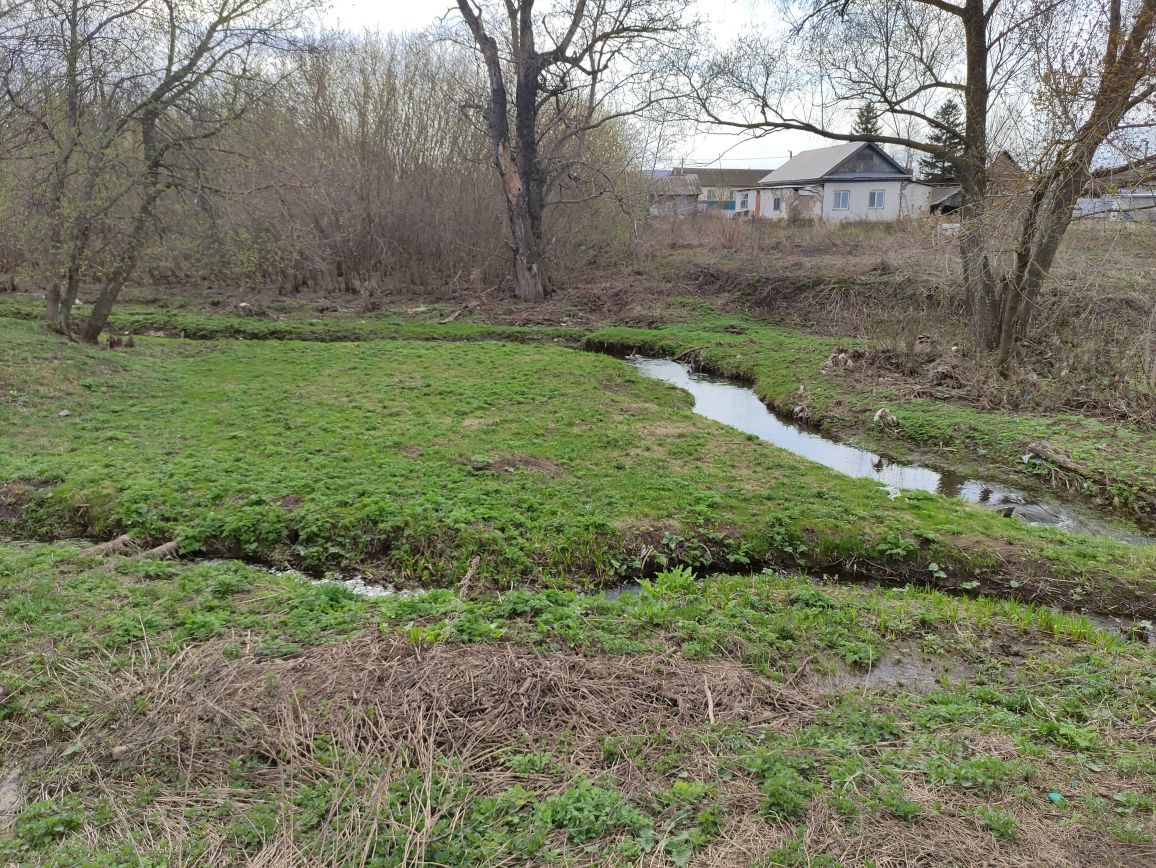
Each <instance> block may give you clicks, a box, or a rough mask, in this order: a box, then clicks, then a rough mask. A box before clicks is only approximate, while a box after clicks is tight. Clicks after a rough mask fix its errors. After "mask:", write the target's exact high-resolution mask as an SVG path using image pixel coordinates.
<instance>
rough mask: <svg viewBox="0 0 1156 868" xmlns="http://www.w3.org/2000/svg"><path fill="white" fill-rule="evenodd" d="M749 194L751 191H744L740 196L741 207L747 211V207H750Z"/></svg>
mask: <svg viewBox="0 0 1156 868" xmlns="http://www.w3.org/2000/svg"><path fill="white" fill-rule="evenodd" d="M749 195H750V194H749V193H743V194H742V195H740V196H739V208H740V209H741V210H743V211H746V210H747V208H748V207H750V205H749V202H750V200H749V199H748V198H747V197H748V196H749Z"/></svg>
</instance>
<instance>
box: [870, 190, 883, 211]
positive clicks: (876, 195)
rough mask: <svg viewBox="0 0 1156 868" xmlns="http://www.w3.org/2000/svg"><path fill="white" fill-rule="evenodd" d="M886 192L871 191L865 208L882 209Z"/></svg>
mask: <svg viewBox="0 0 1156 868" xmlns="http://www.w3.org/2000/svg"><path fill="white" fill-rule="evenodd" d="M886 192H887V191H886V190H872V191H871V193H870V194H869V195H868V197H867V207H868V208H882V207H883V199H884V194H885V193H886Z"/></svg>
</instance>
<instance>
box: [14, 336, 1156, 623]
mask: <svg viewBox="0 0 1156 868" xmlns="http://www.w3.org/2000/svg"><path fill="white" fill-rule="evenodd" d="M0 338H2V340H3V346H4V350H3V352H4V353H5V354H6V359H5V364H4V366H3V369H4V370H5V371H6V372H7V373H6V374H5V377H6V378H8V379H9V382H8V383H6V387H5V394H6V396H7V404H8V407H9V408H10V409H11V412H9V413H6V414H5V416H4V418H3V419H2V420H0V442H2V443H3V445H4V449H3V451H2V452H0V483H2V484H3V486H4V487H3V490H2V491H3V495H2V499H0V516H2V517H3V518H4V519H5V521H6V524H7V525H8V526H9V527H10V528H12V529H13V531H14V532H16V533H19V534H22V535H34V536H39V537H66V536H76V535H89V536H95V537H97V538H102V539H109V538H112V537H115V536H117V535H120V534H130V535H131V536H132V537H133V538H134V539H135V540H136V541H137V542H138V543H139V544H141V545H159V544H163V543H166V542H170V541H173V542H175V543H176V546H177V549H178V550H179V552H180V553H182V554H189V555H196V554H211V555H226V556H232V557H247V558H256V559H261V560H265V561H269V562H274V563H289V564H294V565H298V566H301V567H304V568H306V569H309V570H311V571H315V572H317V573H318V574H320V573H321V572H322V571H324V570H325V569H327V568H330V567H335V566H349V565H353V564H360V565H364V566H366V567H368V568H370V569H372V570H373V571H375V572H376V573H377V574H378V575H379V576H381V577H382V578H383V580H388V581H394V582H398V583H401V584H405V585H441V586H449V585H454V584H457V583H459V582H462V581H465V582H467V583H476V584H479V585H488V586H491V587H509V586H511V585H525V584H532V585H537V586H544V585H558V586H573V585H576V584H577V585H583V584H585V585H593V586H597V585H602V584H606V583H615V582H617V581H620V580H621V579H623V578H627V577H631V576H637V575H644V574H649V573H651V572H653V571H655V570H657V569H661V568H663V567H665V566H668V565H671V564H675V563H684V564H688V565H690V566H693V567H696V568H709V569H724V570H727V569H741V568H744V567H747V566H750V565H755V564H780V565H785V566H794V567H802V568H805V569H808V570H816V571H827V572H844V573H853V574H856V575H861V576H866V577H870V578H873V579H879V580H895V581H909V580H914V581H919V582H932V583H938V584H941V585H943V586H946V587H956V588H959V587H962V588H968V589H974V590H992V591H998V592H1001V593H1010V594H1013V595H1017V596H1021V597H1027V598H1034V599H1048V600H1054V601H1058V602H1064V603H1067V604H1087V605H1094V606H1096V607H1098V608H1104V609H1112V610H1116V611H1120V612H1130V613H1133V614H1137V615H1140V616H1144V615H1147V614H1148V613H1149V612H1150V611H1152V610H1153V603H1152V600H1153V595H1152V594H1151V589H1152V586H1153V582H1154V580H1156V552H1154V551H1153V550H1152V549H1151V548H1135V547H1129V546H1125V545H1123V544H1120V543H1116V542H1114V541H1111V540H1092V539H1085V538H1077V537H1070V536H1066V535H1064V534H1062V533H1059V532H1055V531H1047V530H1042V529H1035V528H1031V527H1027V526H1024V525H1020V524H1018V523H1016V522H1011V521H1007V520H1005V519H1002V518H1000V517H998V516H996V515H994V514H992V513H990V512H987V511H985V510H982V509H979V508H974V507H969V506H967V505H964V504H961V503H958V502H954V501H951V500H948V499H945V498H942V497H937V496H933V495H926V494H921V493H910V494H907V495H904V496H902V497H899V498H895V499H892V498H890V497H889V496H888V494H887V492H886V491H884V490H883V489H882V488H881V487H880V486H878V485H875V484H873V483H871V482H868V481H864V480H854V479H849V478H846V477H843V476H841V475H839V474H837V473H834V472H833V471H829V470H827V469H825V468H822V467H819V466H816V465H813V464H810V463H808V462H806V461H804V460H803V459H799V458H796V457H794V456H792V455H790V454H788V453H785V452H783V451H781V450H779V449H776V448H774V447H772V446H769V445H767V444H764V443H760V442H758V441H756V440H754V439H753V438H750V437H747V436H745V435H742V434H740V433H738V432H735V431H733V430H731V429H728V428H726V427H725V426H721V425H718V424H716V423H712V422H710V421H708V420H704V419H701V418H699V417H696V416H694V415H692V414H691V413H689V412H688V409H689V406H688V405H689V397H688V396H687V395H685V394H684V393H682V392H679V391H678V390H675V389H672V388H670V387H667V386H665V385H663V384H660V383H656V382H652V381H648V380H645V379H643V378H641V377H640V376H638V375H637V374H636V373H635V372H634V371H633V370H631V369H630V368H629V366H627V365H624V364H623V363H621V362H618V361H616V360H614V359H610V358H606V357H603V356H599V355H595V354H585V353H576V352H574V351H571V350H564V349H559V348H556V347H552V346H534V345H529V346H522V345H513V344H506V343H476V344H475V343H469V344H467V343H421V342H405V341H371V342H363V343H357V344H320V343H304V342H300V343H294V342H277V341H267V342H257V341H253V342H241V341H230V342H220V343H216V342H205V341H201V342H191V341H174V340H169V339H154V340H149V339H142V340H141V341H140V343H139V345H138V347H137V348H136V349H134V350H132V351H127V352H109V351H104V350H96V349H91V348H85V347H79V346H74V345H68V344H64V343H62V342H60V341H58V340H55V339H52V338H50V337H47V336H46V335H43V334H42V333H41V332H40V331H39V330H38V329H37V328H35V327H33V326H31V325H29V324H26V323H20V322H17V321H13V320H6V321H0Z"/></svg>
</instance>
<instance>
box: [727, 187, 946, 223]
mask: <svg viewBox="0 0 1156 868" xmlns="http://www.w3.org/2000/svg"><path fill="white" fill-rule="evenodd" d="M931 190H932V188H931V187H929V186H928V185H926V184H920V183H918V182H913V181H843V182H829V183H825V184H823V185H822V186H818V185H814V186H811V187H803V188H795V187H762V188H759V189H745V190H736V191H735V214H736V215H743V216H746V217H761V218H763V219H764V220H788V219H791V218H794V219H804V220H805V219H821V220H830V221H835V222H839V221H844V220H865V221H879V222H891V221H894V220H900V219H906V218H914V217H920V216H923V215H926V214H928V213H929V212H930V204H929V203H930V197H931ZM836 191H846V193H847V197H846V199H847V202H846V205H847V207H846V208H836V207H835V204H836V203H835V193H836ZM872 192H875V193H876V194H879V193H882V204H880V201H879V200H880V197H879V196H878V195H876V196H875V197H874V200H873V198H872V196H871V193H872ZM776 200H777V202H778V206H779V207H778V208H777V209H776V208H775V204H776ZM873 201H874V206H873V204H872V203H873Z"/></svg>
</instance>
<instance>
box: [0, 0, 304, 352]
mask: <svg viewBox="0 0 1156 868" xmlns="http://www.w3.org/2000/svg"><path fill="white" fill-rule="evenodd" d="M317 5H318V0H29V2H26V3H21V4H18V5H17V6H16V7H15V8H14V9H13V10H12V11H11V12H10V13H9V14H8V16H6V21H5V27H4V30H3V33H2V34H0V56H2V61H3V69H2V73H3V96H4V99H5V100H6V102H7V105H8V108H9V110H10V112H11V114H12V116H13V117H15V118H18V119H19V121H20V123H21V124H22V125H23V140H24V141H23V144H22V156H23V157H24V158H25V163H26V165H27V167H28V174H27V180H28V188H29V195H30V197H31V199H32V202H33V204H34V206H36V207H35V210H36V211H38V212H39V213H40V215H41V220H42V222H43V224H44V225H43V227H42V228H43V231H42V233H41V237H42V238H43V239H44V241H45V243H44V244H43V245H42V248H41V250H40V251H39V257H38V259H39V270H40V272H41V273H42V274H43V275H44V277H45V279H46V283H47V292H46V311H45V315H46V319H47V322H48V324H49V326H50V327H51V328H52V329H54V330H55V331H57V332H59V333H61V334H65V335H69V336H73V335H74V331H75V330H74V328H73V324H72V321H71V317H72V309H73V305H74V304H75V302H76V300H77V296H78V294H79V290H80V286H81V283H82V281H83V280H85V279H90V280H95V281H97V282H98V283H99V287H100V288H99V290H98V292H97V295H96V298H95V301H94V303H93V309H92V312H91V313H90V315H89V316H88V318H87V319H86V320H85V322H84V323H83V325H82V326H81V327H80V329H79V331H75V334H76V336H77V337H79V338H80V339H81V340H84V341H87V342H90V343H95V342H96V340H97V338H98V337H99V336H100V333H101V330H102V329H103V328H104V325H105V323H106V322H107V320H108V316H109V314H110V312H111V310H112V307H113V305H114V303H115V302H116V299H117V297H118V296H119V294H120V291H121V289H122V288H123V287H124V285H125V282H126V281H127V280H128V279H129V278H130V276H131V275H132V273H133V271H134V270H135V268H136V266H137V264H138V262H139V260H140V256H141V251H142V248H143V246H144V244H145V241H146V237H147V236H148V234H149V232H150V230H151V229H152V228H153V225H152V224H153V220H154V218H155V215H156V212H157V205H158V202H159V201H160V199H161V197H162V196H164V195H165V194H166V193H167V192H168V191H170V190H173V189H176V188H178V187H179V186H180V185H181V183H182V179H183V177H184V176H185V175H184V172H185V170H187V168H188V164H187V161H186V160H185V157H187V155H188V154H189V152H190V151H191V150H192V149H193V148H195V147H196V146H197V145H199V144H201V143H203V142H205V141H207V140H209V139H212V138H213V137H215V136H217V135H218V134H219V133H220V132H221V131H222V130H224V129H226V128H227V127H228V126H229V125H230V124H231V123H233V122H234V121H235V120H236V119H237V118H238V117H240V116H242V115H244V113H245V112H246V111H248V110H249V109H250V108H251V107H252V106H253V105H254V104H255V103H257V102H258V101H260V100H261V99H262V98H263V96H264V95H265V94H267V93H268V91H269V89H270V88H271V87H273V86H274V84H275V82H276V80H277V78H278V77H279V75H283V74H284V73H285V70H284V69H281V70H280V71H278V70H277V68H276V63H277V59H278V56H282V57H283V56H284V53H285V52H288V51H293V50H296V49H297V48H298V47H299V46H300V39H299V28H300V26H301V24H302V22H303V17H304V15H305V14H306V13H307V12H308V11H310V10H311V9H313V8H315V7H316V6H317Z"/></svg>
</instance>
